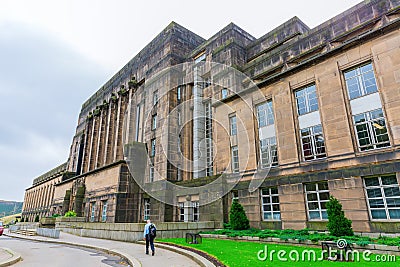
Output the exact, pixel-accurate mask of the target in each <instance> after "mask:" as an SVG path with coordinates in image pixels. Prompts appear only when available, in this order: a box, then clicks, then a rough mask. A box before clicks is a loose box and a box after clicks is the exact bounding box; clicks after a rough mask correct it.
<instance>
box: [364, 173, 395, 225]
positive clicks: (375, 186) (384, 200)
mask: <svg viewBox="0 0 400 267" xmlns="http://www.w3.org/2000/svg"><path fill="white" fill-rule="evenodd" d="M364 185H365V190H366V193H367V198H368V207H369V211H370V214H371V218H372V219H382V220H392V219H400V187H399V183H398V181H397V177H396V174H391V175H385V176H376V177H368V178H364Z"/></svg>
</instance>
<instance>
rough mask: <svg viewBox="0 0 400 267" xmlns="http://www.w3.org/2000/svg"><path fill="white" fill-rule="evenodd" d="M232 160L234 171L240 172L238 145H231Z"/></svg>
mask: <svg viewBox="0 0 400 267" xmlns="http://www.w3.org/2000/svg"><path fill="white" fill-rule="evenodd" d="M235 153H236V155H235ZM235 159H237V161H235ZM231 161H232V164H231V169H232V173H238V172H239V171H240V165H239V148H238V146H232V147H231ZM236 165H237V166H236Z"/></svg>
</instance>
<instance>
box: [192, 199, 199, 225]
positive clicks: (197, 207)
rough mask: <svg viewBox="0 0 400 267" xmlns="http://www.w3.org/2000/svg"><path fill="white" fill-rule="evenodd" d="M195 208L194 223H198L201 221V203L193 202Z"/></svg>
mask: <svg viewBox="0 0 400 267" xmlns="http://www.w3.org/2000/svg"><path fill="white" fill-rule="evenodd" d="M192 206H193V221H194V222H198V221H199V214H200V212H199V211H200V206H199V202H192Z"/></svg>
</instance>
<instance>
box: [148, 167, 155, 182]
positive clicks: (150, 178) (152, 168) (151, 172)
mask: <svg viewBox="0 0 400 267" xmlns="http://www.w3.org/2000/svg"><path fill="white" fill-rule="evenodd" d="M149 182H150V183H152V182H154V166H150V169H149Z"/></svg>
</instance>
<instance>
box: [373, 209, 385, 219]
mask: <svg viewBox="0 0 400 267" xmlns="http://www.w3.org/2000/svg"><path fill="white" fill-rule="evenodd" d="M371 216H372V219H387V217H386V212H385V210H371Z"/></svg>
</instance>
